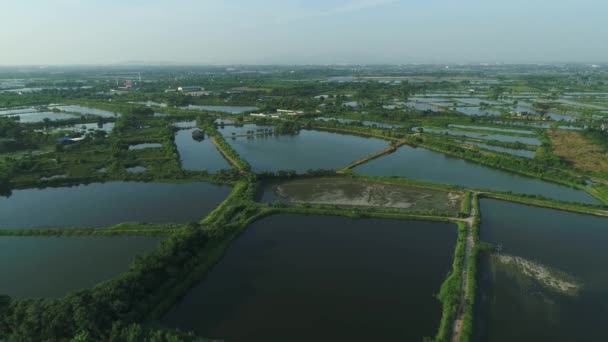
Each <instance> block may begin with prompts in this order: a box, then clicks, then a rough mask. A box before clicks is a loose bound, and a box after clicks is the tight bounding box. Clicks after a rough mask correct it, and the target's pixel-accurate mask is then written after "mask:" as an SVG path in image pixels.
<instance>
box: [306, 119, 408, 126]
mask: <svg viewBox="0 0 608 342" xmlns="http://www.w3.org/2000/svg"><path fill="white" fill-rule="evenodd" d="M315 120H320V121H338V122H339V123H360V124H361V125H363V126H370V127H374V126H375V127H380V128H399V127H401V126H399V125H391V124H387V123H383V122H377V121H365V120H364V121H358V120H350V119H337V118H323V117H321V118H316V119H315Z"/></svg>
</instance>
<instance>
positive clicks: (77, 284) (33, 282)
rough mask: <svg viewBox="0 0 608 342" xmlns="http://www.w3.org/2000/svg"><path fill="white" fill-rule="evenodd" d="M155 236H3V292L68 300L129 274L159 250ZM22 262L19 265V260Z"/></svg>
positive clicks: (0, 259)
mask: <svg viewBox="0 0 608 342" xmlns="http://www.w3.org/2000/svg"><path fill="white" fill-rule="evenodd" d="M160 240H161V238H159V237H151V236H140V237H127V236H108V237H103V236H78V237H38V236H37V237H12V236H11V237H0V272H2V277H0V294H6V295H9V296H11V297H14V298H26V297H27V298H29V297H52V296H62V295H65V294H67V293H68V292H70V291H73V290H78V289H84V288H90V287H93V286H94V285H95V284H97V283H99V282H102V281H105V280H108V279H110V278H112V277H113V276H115V275H117V274H119V273H121V272H124V271H126V270H128V268H129V264H130V263H131V262H132V261H133V259H135V256H136V255H143V254H145V253H147V252H149V251H151V250H152V249H154V248H155V247H156V246H157V245H158V243H159V242H160ZM16 260H18V262H15V261H16Z"/></svg>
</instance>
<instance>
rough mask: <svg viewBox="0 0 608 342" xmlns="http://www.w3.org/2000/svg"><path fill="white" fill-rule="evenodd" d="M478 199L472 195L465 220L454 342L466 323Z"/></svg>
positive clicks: (458, 339) (475, 194) (475, 195)
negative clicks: (469, 273) (465, 315)
mask: <svg viewBox="0 0 608 342" xmlns="http://www.w3.org/2000/svg"><path fill="white" fill-rule="evenodd" d="M476 197H477V193H474V194H472V195H471V214H470V215H469V217H468V218H466V219H465V220H464V221H465V222H466V223H467V236H466V240H465V246H464V250H465V252H464V261H463V263H462V273H461V279H462V288H461V289H460V304H459V305H458V314H457V315H456V320H455V321H454V327H453V329H452V331H453V333H452V342H458V341H460V333H461V332H462V324H463V322H464V307H465V304H466V301H467V298H468V297H469V293H468V289H469V286H468V285H469V279H468V277H467V271H468V269H469V262H471V252H472V251H473V247H474V246H475V239H474V238H473V223H474V221H475V217H476V216H477V210H476V208H475V205H474V201H475V198H476Z"/></svg>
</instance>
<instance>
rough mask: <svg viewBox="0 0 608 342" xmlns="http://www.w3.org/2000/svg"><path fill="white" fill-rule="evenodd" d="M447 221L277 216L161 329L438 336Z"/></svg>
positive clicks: (247, 336) (296, 336)
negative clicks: (439, 299)
mask: <svg viewBox="0 0 608 342" xmlns="http://www.w3.org/2000/svg"><path fill="white" fill-rule="evenodd" d="M456 234H457V232H456V226H455V225H452V224H448V223H436V222H435V223H434V222H414V221H394V220H381V219H364V220H352V219H349V218H343V217H330V216H298V215H277V216H271V217H267V218H265V219H262V220H260V221H257V222H255V223H253V224H252V225H250V226H249V227H248V228H247V230H246V231H245V232H244V233H243V235H241V237H239V238H238V239H237V240H236V241H234V242H233V244H232V245H231V246H230V248H229V249H228V251H227V252H226V254H225V256H224V258H223V259H222V260H221V261H220V262H219V263H218V264H217V265H216V266H215V267H214V268H213V269H212V271H211V272H210V273H209V275H208V276H207V278H206V280H204V281H203V282H201V283H200V284H199V285H198V286H196V287H195V288H194V289H193V290H192V291H191V292H190V293H189V294H188V295H187V296H186V297H184V298H183V300H182V301H181V302H179V303H178V304H177V305H175V307H174V308H173V309H172V310H171V311H170V312H169V313H168V314H167V315H166V316H165V317H164V319H163V323H165V324H167V325H169V326H175V327H179V328H180V329H183V330H194V331H196V332H197V333H198V334H200V335H201V336H205V337H211V338H220V339H225V340H227V341H311V340H315V341H397V340H401V341H421V340H422V338H423V337H424V336H434V335H435V334H436V332H437V329H438V326H439V321H440V319H441V305H440V303H439V301H438V300H437V299H436V298H434V297H433V295H434V294H436V293H437V292H438V290H439V287H440V285H441V283H442V282H443V281H444V280H445V277H446V275H447V273H448V271H450V270H451V263H452V258H453V254H454V246H455V243H456Z"/></svg>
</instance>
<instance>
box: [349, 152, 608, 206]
mask: <svg viewBox="0 0 608 342" xmlns="http://www.w3.org/2000/svg"><path fill="white" fill-rule="evenodd" d="M354 171H355V172H357V173H360V174H364V175H373V176H403V177H409V178H413V179H418V180H422V181H427V182H433V183H444V184H455V185H460V186H463V187H472V188H483V189H490V190H497V191H512V192H513V193H519V194H530V195H542V196H545V197H548V198H553V199H557V200H562V201H570V202H582V203H590V204H601V202H600V201H599V200H597V199H596V198H594V197H593V196H591V195H589V194H588V193H586V192H585V191H582V190H578V189H574V188H570V187H567V186H563V185H559V184H554V183H550V182H546V181H542V180H539V179H535V178H530V177H526V176H521V175H518V174H514V173H510V172H506V171H501V170H497V169H493V168H490V167H486V166H483V165H479V164H476V163H473V162H468V161H465V160H463V159H459V158H452V157H449V156H446V155H444V154H442V153H437V152H433V151H430V150H427V149H424V148H414V147H409V146H402V147H400V148H399V149H398V150H397V151H395V152H394V153H391V154H389V155H386V156H383V157H380V158H377V159H374V160H372V161H369V162H367V163H365V164H362V165H360V166H357V167H356V168H355V169H354Z"/></svg>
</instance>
